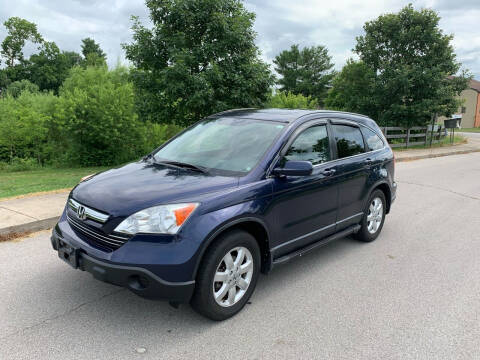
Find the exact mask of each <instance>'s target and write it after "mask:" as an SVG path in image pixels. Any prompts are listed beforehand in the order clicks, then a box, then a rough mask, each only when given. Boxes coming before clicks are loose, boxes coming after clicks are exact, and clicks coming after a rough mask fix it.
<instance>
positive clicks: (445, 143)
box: [393, 135, 467, 151]
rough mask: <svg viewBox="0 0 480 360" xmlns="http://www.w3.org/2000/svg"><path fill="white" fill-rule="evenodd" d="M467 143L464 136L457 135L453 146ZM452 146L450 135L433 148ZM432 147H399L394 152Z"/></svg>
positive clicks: (433, 145)
mask: <svg viewBox="0 0 480 360" xmlns="http://www.w3.org/2000/svg"><path fill="white" fill-rule="evenodd" d="M466 142H467V139H466V138H465V137H464V136H462V135H455V138H454V140H453V145H458V144H464V143H466ZM451 145H452V144H450V135H448V136H446V137H445V138H443V139H442V140H441V141H440V142H438V143H436V144H432V148H438V147H444V146H451ZM429 148H430V145H428V144H427V146H425V145H414V146H409V147H408V148H406V147H399V148H394V149H393V150H394V151H405V150H412V149H429Z"/></svg>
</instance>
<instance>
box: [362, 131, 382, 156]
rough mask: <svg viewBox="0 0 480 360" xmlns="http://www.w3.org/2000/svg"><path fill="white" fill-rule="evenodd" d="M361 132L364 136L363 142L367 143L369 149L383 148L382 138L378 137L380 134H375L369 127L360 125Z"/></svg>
mask: <svg viewBox="0 0 480 360" xmlns="http://www.w3.org/2000/svg"><path fill="white" fill-rule="evenodd" d="M362 133H363V136H364V138H365V142H366V143H367V148H368V150H369V151H375V150H380V149H383V146H384V144H383V140H382V139H380V136H378V135H377V134H375V132H373V131H372V130H370V129H367V128H366V127H362Z"/></svg>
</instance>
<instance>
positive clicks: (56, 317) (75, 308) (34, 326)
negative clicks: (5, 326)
mask: <svg viewBox="0 0 480 360" xmlns="http://www.w3.org/2000/svg"><path fill="white" fill-rule="evenodd" d="M125 290H126V289H123V288H122V289H118V290H115V291H112V292H110V293H108V294H105V295H103V296H101V297H99V298H96V299H93V300H90V301H86V302H84V303H81V304H79V305H77V306H75V307H74V308H72V309H70V310H67V311H66V312H64V313H63V314H60V315H56V316H53V317H50V318H47V319H44V320H42V321H40V322H38V323H36V324H33V325H29V326H26V327H24V328H22V329H19V330H16V331H14V332H12V333H10V334H8V335H5V336H2V337H0V341H1V340H4V339H6V338H8V337H10V336H13V335H17V334H19V333H22V332H24V331H27V330H31V329H33V328H36V327H38V326H41V325H43V324H45V323H48V322H50V321H53V320H57V319H60V318H62V317H65V316H68V315H70V314H71V313H73V312H75V311H77V310H79V309H81V308H82V307H84V306H85V305H90V304H93V303H95V302H97V301H101V300H103V299H105V298H107V297H109V296H112V295H115V294H118V293H119V292H121V291H125Z"/></svg>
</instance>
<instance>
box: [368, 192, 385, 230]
mask: <svg viewBox="0 0 480 360" xmlns="http://www.w3.org/2000/svg"><path fill="white" fill-rule="evenodd" d="M382 219H383V202H382V200H381V199H380V198H378V197H376V198H374V199H373V200H372V202H371V203H370V207H369V208H368V215H367V229H368V232H369V233H370V234H375V233H376V232H377V230H378V228H379V227H380V224H381V223H382Z"/></svg>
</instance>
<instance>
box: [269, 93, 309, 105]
mask: <svg viewBox="0 0 480 360" xmlns="http://www.w3.org/2000/svg"><path fill="white" fill-rule="evenodd" d="M268 107H271V108H278V109H318V102H317V99H313V98H312V97H311V96H303V95H302V94H294V93H291V92H285V91H280V92H277V93H276V94H275V95H273V96H272V97H271V99H270V101H269V102H268Z"/></svg>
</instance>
